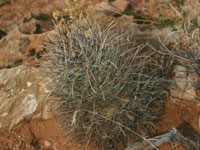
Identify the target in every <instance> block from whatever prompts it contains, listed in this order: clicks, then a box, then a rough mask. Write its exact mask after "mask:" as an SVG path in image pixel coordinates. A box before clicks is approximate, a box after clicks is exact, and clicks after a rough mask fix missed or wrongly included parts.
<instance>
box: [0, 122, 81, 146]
mask: <svg viewBox="0 0 200 150" xmlns="http://www.w3.org/2000/svg"><path fill="white" fill-rule="evenodd" d="M58 126H59V125H58V122H57V121H56V120H55V119H48V120H37V119H34V120H31V121H29V120H25V121H24V122H21V123H19V124H18V125H17V126H15V127H14V128H13V129H12V130H8V131H4V132H3V133H1V136H0V149H1V150H80V149H81V148H80V145H79V144H76V143H74V142H70V144H69V143H68V144H67V145H64V143H65V142H66V137H64V136H63V135H64V133H66V130H62V129H60V128H59V127H58Z"/></svg>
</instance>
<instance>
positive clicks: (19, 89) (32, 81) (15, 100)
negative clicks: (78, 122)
mask: <svg viewBox="0 0 200 150" xmlns="http://www.w3.org/2000/svg"><path fill="white" fill-rule="evenodd" d="M19 70H20V71H19ZM42 75H43V71H42V69H41V68H35V67H30V66H24V65H20V66H18V67H15V68H11V69H1V70H0V123H1V128H3V129H4V128H9V129H11V128H12V127H13V126H14V125H16V124H17V123H19V122H20V121H22V120H23V119H24V118H26V119H29V120H30V119H32V118H42V119H48V118H51V117H52V114H51V112H50V108H49V107H50V104H49V103H50V102H49V100H48V99H49V97H48V93H46V91H47V90H48V91H50V89H48V85H47V84H46V81H45V78H43V77H42Z"/></svg>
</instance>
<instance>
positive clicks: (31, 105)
mask: <svg viewBox="0 0 200 150" xmlns="http://www.w3.org/2000/svg"><path fill="white" fill-rule="evenodd" d="M37 107H38V102H37V100H36V99H35V95H33V94H30V95H28V96H27V97H26V98H25V99H24V100H23V101H22V108H23V112H24V115H25V116H26V115H30V114H33V113H34V112H35V111H36V110H37Z"/></svg>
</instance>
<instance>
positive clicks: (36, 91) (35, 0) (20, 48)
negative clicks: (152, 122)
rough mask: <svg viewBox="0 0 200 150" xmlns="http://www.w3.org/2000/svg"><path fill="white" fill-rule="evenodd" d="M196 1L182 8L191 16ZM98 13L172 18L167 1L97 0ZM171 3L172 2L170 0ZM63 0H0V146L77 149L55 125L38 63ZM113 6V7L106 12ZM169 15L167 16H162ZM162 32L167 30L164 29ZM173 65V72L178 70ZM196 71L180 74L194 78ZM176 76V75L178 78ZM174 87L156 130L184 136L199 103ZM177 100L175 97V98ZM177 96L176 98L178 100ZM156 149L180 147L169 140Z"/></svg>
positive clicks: (193, 129)
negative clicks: (189, 73)
mask: <svg viewBox="0 0 200 150" xmlns="http://www.w3.org/2000/svg"><path fill="white" fill-rule="evenodd" d="M195 2H196V1H193V0H190V4H191V5H188V6H187V7H186V9H188V10H190V9H192V10H193V11H190V13H189V14H188V17H189V19H194V16H195V14H196V9H195V8H198V6H199V5H196V3H195ZM93 3H94V4H95V6H96V7H95V9H96V10H97V12H102V11H103V13H105V14H106V15H110V14H113V12H114V11H125V10H131V11H134V12H137V13H139V14H142V15H143V16H146V17H147V18H148V19H152V18H155V17H158V16H162V17H174V15H175V14H174V12H173V11H172V9H171V8H170V7H169V5H167V1H166V2H164V1H163V0H155V1H153V0H152V1H151V0H150V1H145V0H116V1H114V2H112V3H108V2H107V1H105V0H95V1H93ZM172 3H173V1H172ZM64 4H65V3H64V0H0V133H1V134H0V149H1V150H80V149H81V147H80V145H79V144H78V143H73V141H72V142H71V144H70V145H69V144H68V145H64V143H65V141H66V138H65V137H64V136H63V135H64V133H66V130H63V129H61V128H59V125H58V122H57V118H56V116H55V115H54V113H53V112H52V110H51V107H52V103H51V102H52V101H51V97H50V96H49V95H48V93H50V92H51V90H52V89H51V88H50V87H49V86H48V78H45V73H44V72H43V69H42V68H41V62H43V61H45V58H44V57H43V54H44V53H45V48H44V45H45V42H46V41H47V40H48V35H51V34H53V32H54V31H53V23H52V13H53V12H54V11H55V10H62V9H63V8H65V5H64ZM110 10H112V11H110ZM166 14H167V15H166ZM165 32H166V31H165ZM181 69H184V68H181V67H180V66H177V68H176V73H177V74H178V73H179V71H180V72H181ZM194 76H195V75H193V74H192V75H187V77H186V75H185V76H184V75H182V77H181V79H183V78H193V77H194ZM176 78H177V79H179V78H180V76H179V75H177V77H176ZM177 86H179V87H180V88H181V89H183V90H186V91H188V92H189V95H190V94H191V93H192V94H193V95H195V93H194V91H193V89H192V87H191V85H188V84H186V83H180V84H179V83H177ZM189 95H188V94H187V92H186V93H182V92H180V91H174V90H173V91H172V92H171V95H170V96H169V100H167V101H165V102H164V112H163V115H162V116H160V118H159V122H158V124H157V130H156V131H155V134H156V135H159V134H163V133H165V132H167V131H169V130H171V129H172V127H176V128H177V129H179V131H180V132H182V134H183V135H184V136H189V137H190V136H194V134H196V133H199V132H200V122H199V121H200V116H199V114H200V105H199V104H197V102H195V101H193V97H191V96H189ZM174 99H176V101H174ZM177 99H178V100H177ZM159 149H160V150H171V149H180V150H181V149H183V148H182V147H181V146H178V145H174V144H172V143H168V144H165V145H162V146H161V147H160V148H159Z"/></svg>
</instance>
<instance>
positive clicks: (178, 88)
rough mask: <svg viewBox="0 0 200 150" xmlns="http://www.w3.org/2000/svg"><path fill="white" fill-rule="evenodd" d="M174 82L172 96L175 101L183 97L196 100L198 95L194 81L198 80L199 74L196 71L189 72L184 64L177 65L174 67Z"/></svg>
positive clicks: (171, 89)
mask: <svg viewBox="0 0 200 150" xmlns="http://www.w3.org/2000/svg"><path fill="white" fill-rule="evenodd" d="M174 74H175V76H174V80H175V82H174V84H172V86H171V88H170V97H171V99H172V100H174V101H177V100H178V101H179V100H183V99H187V100H195V99H196V97H197V94H196V91H195V88H194V86H193V85H192V82H193V81H197V80H198V76H197V74H195V73H187V70H186V68H185V67H184V66H181V65H176V66H175V67H174Z"/></svg>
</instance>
